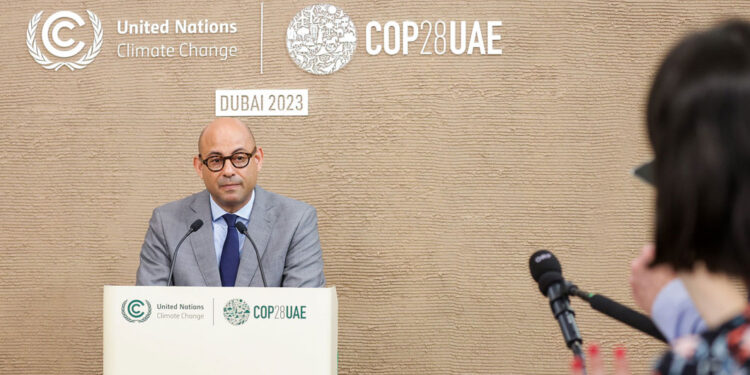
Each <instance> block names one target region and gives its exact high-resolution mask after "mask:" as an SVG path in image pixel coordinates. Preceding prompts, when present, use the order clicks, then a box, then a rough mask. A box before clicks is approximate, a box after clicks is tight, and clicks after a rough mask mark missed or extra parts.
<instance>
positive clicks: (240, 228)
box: [234, 221, 268, 287]
mask: <svg viewBox="0 0 750 375" xmlns="http://www.w3.org/2000/svg"><path fill="white" fill-rule="evenodd" d="M234 226H235V227H236V228H237V230H238V231H240V233H242V234H244V235H245V237H247V239H248V240H249V241H250V244H251V245H253V250H255V257H256V258H258V268H260V277H261V279H263V286H264V287H268V284H266V274H265V273H263V264H261V263H260V254H259V253H258V247H257V246H255V242H253V239H252V238H250V235H249V234H248V233H247V227H246V226H245V224H242V223H241V222H239V221H237V222H235V223H234Z"/></svg>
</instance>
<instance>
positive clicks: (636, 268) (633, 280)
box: [630, 244, 675, 315]
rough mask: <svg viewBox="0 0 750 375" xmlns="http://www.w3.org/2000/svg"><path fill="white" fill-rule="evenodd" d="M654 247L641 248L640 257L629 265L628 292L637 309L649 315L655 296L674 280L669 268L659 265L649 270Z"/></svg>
mask: <svg viewBox="0 0 750 375" xmlns="http://www.w3.org/2000/svg"><path fill="white" fill-rule="evenodd" d="M655 250H656V249H655V247H654V245H653V244H648V245H645V246H643V249H641V255H639V256H638V258H635V259H634V260H633V262H632V263H631V264H630V290H631V291H632V293H633V299H635V303H636V304H638V307H640V308H641V309H643V310H644V311H646V313H647V314H649V315H651V306H653V304H654V300H655V299H656V296H657V295H658V294H659V292H660V291H661V289H662V288H664V286H665V285H667V283H669V282H670V281H672V279H674V278H675V274H674V271H673V270H672V268H671V267H669V266H666V265H660V266H656V267H653V268H649V267H648V265H649V264H650V263H651V261H652V260H654V251H655Z"/></svg>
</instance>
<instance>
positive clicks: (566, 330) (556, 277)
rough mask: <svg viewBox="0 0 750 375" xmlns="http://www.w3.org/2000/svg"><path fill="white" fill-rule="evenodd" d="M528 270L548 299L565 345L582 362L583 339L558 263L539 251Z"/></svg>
mask: <svg viewBox="0 0 750 375" xmlns="http://www.w3.org/2000/svg"><path fill="white" fill-rule="evenodd" d="M529 269H530V270H531V276H532V277H533V278H534V281H536V282H537V283H539V291H540V292H542V294H543V295H544V296H546V297H547V298H549V305H550V307H551V308H552V314H553V315H554V316H555V319H556V320H557V323H558V324H559V325H560V330H562V334H563V338H564V339H565V345H567V346H568V348H570V350H572V351H573V354H574V355H575V356H576V357H580V358H581V360H582V361H583V349H582V344H583V339H582V338H581V332H580V331H579V330H578V325H576V319H575V311H573V309H572V308H571V307H570V299H568V288H567V286H566V285H565V279H563V277H562V267H561V266H560V262H559V261H558V260H557V258H555V256H554V255H552V253H551V252H549V251H547V250H539V251H537V252H535V253H534V254H532V255H531V258H529Z"/></svg>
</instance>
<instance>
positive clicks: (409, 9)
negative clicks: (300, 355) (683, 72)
mask: <svg viewBox="0 0 750 375" xmlns="http://www.w3.org/2000/svg"><path fill="white" fill-rule="evenodd" d="M310 4H313V3H308V2H300V1H290V2H281V1H273V2H266V3H265V4H264V13H265V14H264V20H265V24H264V35H265V36H264V46H263V47H264V50H263V54H264V72H263V74H262V75H261V74H260V72H259V52H260V45H259V22H260V15H259V13H260V12H259V11H260V3H257V2H248V1H225V2H197V1H184V2H177V1H174V2H146V1H134V2H127V3H126V2H105V1H56V2H52V1H28V2H16V1H3V2H2V12H0V30H2V32H0V45H2V46H3V52H2V61H0V77H1V78H0V79H1V80H2V90H3V91H2V96H0V116H2V127H1V129H0V136H1V137H2V138H0V139H1V141H0V142H2V143H1V146H2V147H0V171H1V172H0V173H2V182H1V183H0V201H1V202H2V204H1V205H0V215H2V216H1V217H2V222H1V223H2V224H1V225H2V227H0V247H1V248H2V254H0V297H2V300H1V302H0V328H1V329H2V331H1V332H2V333H0V337H2V339H0V373H3V374H96V373H100V372H101V360H102V357H101V356H102V354H101V336H102V327H101V322H102V319H101V311H102V306H101V300H102V285H105V284H107V285H130V284H133V283H134V280H135V270H136V268H137V266H138V254H139V251H140V245H141V241H142V239H143V235H144V233H145V231H146V228H147V223H148V219H149V216H150V215H151V210H152V209H153V208H154V207H156V206H158V205H161V204H163V203H166V202H169V201H172V200H175V199H178V198H181V197H183V196H186V195H188V194H190V193H192V192H195V191H198V190H200V189H202V183H201V181H200V180H199V179H198V178H197V177H196V176H195V173H194V171H193V170H192V166H191V158H192V156H193V154H194V153H195V152H196V138H197V136H198V133H199V131H200V129H201V127H202V126H203V125H205V124H206V123H208V122H209V121H211V119H212V118H213V117H214V116H213V111H214V107H213V105H214V90H215V89H217V88H224V89H254V88H307V89H309V92H310V115H309V116H308V117H297V118H291V117H287V118H278V117H275V118H243V120H245V121H246V122H247V123H248V124H249V125H250V126H251V127H252V128H253V129H254V130H255V133H256V136H257V139H258V143H259V144H260V145H261V146H263V148H264V150H265V156H266V159H265V164H264V168H263V171H262V174H261V177H260V184H261V185H262V186H264V187H265V188H267V189H269V190H272V191H275V192H278V193H282V194H285V195H288V196H291V197H294V198H297V199H300V200H303V201H306V202H308V203H310V204H312V205H314V206H315V207H317V209H318V215H319V226H320V236H321V242H322V245H323V256H324V260H325V272H326V276H327V279H328V283H329V285H335V286H336V287H337V288H338V292H339V305H340V311H339V321H340V326H339V352H340V357H339V358H340V362H339V367H340V369H339V371H340V373H342V374H427V373H430V374H464V373H466V374H475V373H476V374H478V373H487V374H556V373H564V372H566V371H567V368H568V364H569V361H570V355H569V353H568V352H567V350H565V349H564V348H563V343H562V338H561V335H560V333H559V329H558V328H557V326H556V323H555V322H554V320H553V319H552V317H551V314H550V311H549V307H548V306H547V304H546V302H545V301H544V299H543V298H542V296H541V295H540V294H539V292H538V291H537V289H536V286H535V285H534V283H533V282H532V281H531V278H530V277H529V272H528V264H527V262H528V256H529V255H530V254H531V253H532V252H533V251H534V250H536V249H539V248H548V249H551V250H553V251H554V252H555V253H556V254H557V255H558V257H559V258H560V259H561V261H562V262H563V265H564V271H565V275H566V276H567V277H569V278H570V279H573V280H575V281H577V282H578V283H579V285H581V286H582V287H584V288H587V289H590V290H592V291H598V292H602V293H606V294H607V295H609V296H610V297H613V298H615V299H618V300H621V301H623V302H625V303H628V304H632V303H633V302H632V299H631V296H630V292H629V288H628V284H627V277H628V271H629V262H630V260H631V259H632V258H633V257H634V256H635V255H636V254H637V253H638V251H639V249H640V247H641V245H642V244H644V243H645V242H647V241H648V240H649V238H650V236H651V226H652V225H651V223H652V216H651V206H652V199H653V191H652V189H650V188H649V187H648V186H646V185H645V184H643V183H641V182H639V181H637V180H635V179H634V178H632V177H631V176H629V174H628V171H629V170H630V168H631V167H633V166H634V165H637V164H638V163H640V162H642V161H645V160H647V159H649V158H650V150H649V147H648V142H647V139H646V136H645V132H644V125H643V118H644V111H643V108H644V102H645V100H646V94H647V90H648V87H649V82H650V80H651V78H652V76H653V74H654V71H655V68H656V66H657V65H658V63H659V61H660V58H661V57H662V56H663V54H664V53H665V52H666V51H667V50H668V48H669V47H670V46H671V45H672V44H673V43H674V42H675V41H676V40H678V39H679V37H680V36H682V35H684V34H685V33H686V32H688V31H691V30H696V29H699V28H703V27H706V26H709V25H712V24H714V23H715V22H717V21H718V20H721V19H724V18H726V17H727V16H737V15H739V16H743V15H744V16H745V17H748V16H750V9H748V7H747V6H746V5H747V4H746V3H745V2H743V1H735V2H716V1H700V2H699V1H696V2H689V3H685V2H683V1H664V2H603V1H595V0H592V1H570V2H560V1H523V2H515V1H513V2H511V1H456V2H440V1H423V2H409V3H402V2H397V1H377V2H355V1H338V2H336V3H335V4H336V5H339V6H341V7H342V8H343V9H344V10H345V11H346V12H347V13H348V14H349V15H351V17H352V19H353V21H354V23H355V25H356V28H357V32H358V33H359V36H360V39H359V44H358V46H357V50H356V53H355V56H354V59H353V60H352V61H351V63H349V65H347V66H346V67H345V68H344V69H342V70H341V71H339V72H337V73H335V74H333V75H330V76H325V77H319V76H314V75H311V74H308V73H306V72H304V71H302V70H300V69H298V68H297V67H296V66H295V65H294V64H293V62H292V61H291V60H290V58H289V56H288V54H287V52H286V48H285V41H284V38H285V35H286V27H287V25H288V23H289V21H290V20H291V19H292V17H293V16H294V15H295V13H297V12H298V11H299V10H301V9H302V8H303V7H304V6H307V5H310ZM62 9H69V10H74V11H76V12H79V13H81V14H85V13H83V10H84V9H90V10H92V11H94V12H95V13H96V14H97V15H98V16H99V17H100V18H101V20H102V22H103V25H104V33H105V35H104V47H103V50H102V52H101V54H100V55H99V56H98V57H97V58H96V60H95V61H94V62H93V63H92V64H91V65H89V66H88V67H87V68H85V69H84V70H82V71H77V72H70V71H67V70H66V69H61V70H60V71H58V72H54V71H47V70H45V69H43V68H42V67H41V66H39V65H38V64H37V63H36V62H34V61H33V60H32V58H31V57H30V55H29V52H28V50H27V48H26V44H25V39H24V38H25V33H26V28H27V27H28V23H29V20H30V18H31V16H32V15H33V14H34V13H36V12H38V11H40V10H45V12H46V14H51V12H53V11H56V10H62ZM175 18H180V19H182V18H187V19H192V20H198V19H202V18H208V19H210V20H212V21H226V20H231V21H232V22H237V24H238V29H239V30H238V33H237V34H235V35H233V36H231V37H226V36H221V37H211V36H197V37H194V38H193V37H191V38H190V40H193V41H196V40H197V41H204V42H212V41H214V39H216V40H215V41H216V42H222V41H226V40H232V41H233V43H236V44H238V45H239V47H240V56H239V57H236V58H232V59H230V60H228V61H226V62H221V61H217V60H215V59H195V60H180V59H177V60H169V61H163V60H132V59H120V58H117V57H116V46H115V43H116V42H117V41H118V40H127V39H135V40H139V41H141V42H143V41H144V40H148V41H149V42H151V43H156V42H161V41H163V42H170V43H171V42H175V41H176V40H177V39H179V37H176V36H174V35H168V36H150V37H149V38H151V39H144V38H143V37H139V38H128V37H124V36H121V35H117V34H116V32H115V28H116V26H115V25H116V20H118V19H128V20H138V19H147V20H163V19H175ZM405 19H411V20H416V21H421V20H425V19H426V20H433V21H434V20H437V19H443V20H469V21H473V20H475V19H478V20H481V21H486V20H502V22H503V26H502V27H501V28H500V30H501V35H502V41H501V42H500V43H499V45H500V46H501V47H502V48H503V55H502V56H419V55H412V54H410V55H409V56H401V55H399V56H388V55H385V54H380V55H378V56H370V55H368V54H366V53H365V49H364V26H365V25H366V23H367V22H369V21H370V20H378V21H380V22H381V23H384V22H385V21H388V20H396V21H402V20H405ZM88 30H89V31H87V33H89V32H90V29H88ZM75 35H79V34H75ZM80 35H84V34H80ZM85 35H88V34H85ZM420 40H421V39H420ZM574 307H575V308H576V311H577V316H578V323H579V325H580V328H581V331H582V333H583V336H584V338H585V340H586V341H587V342H599V343H601V344H603V346H604V349H605V350H606V351H609V350H610V349H612V348H613V347H615V346H617V345H620V344H624V345H626V346H627V347H628V348H629V349H630V355H631V357H632V364H633V367H634V368H635V370H636V372H637V373H645V372H647V368H648V366H649V365H650V363H651V360H652V358H653V357H654V356H655V355H657V353H659V352H660V351H661V350H663V349H664V346H662V345H661V344H659V343H658V342H656V341H655V340H652V339H650V338H648V337H646V336H644V335H641V334H637V333H635V332H634V331H632V330H630V329H628V328H626V327H624V326H622V325H621V324H619V323H617V322H614V321H612V320H610V319H608V318H605V317H602V316H601V315H599V314H598V313H596V312H592V311H591V310H590V308H588V307H587V306H585V305H584V304H583V303H581V302H580V301H574Z"/></svg>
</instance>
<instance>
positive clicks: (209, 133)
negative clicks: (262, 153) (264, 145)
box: [198, 117, 255, 154]
mask: <svg viewBox="0 0 750 375" xmlns="http://www.w3.org/2000/svg"><path fill="white" fill-rule="evenodd" d="M217 134H231V135H233V136H235V137H247V138H249V140H250V143H251V144H252V146H253V147H255V136H253V132H252V131H251V130H250V128H249V127H248V126H247V125H245V124H244V123H243V122H242V121H240V120H237V119H234V118H229V117H221V118H217V119H216V120H214V121H213V122H212V123H210V124H208V125H206V127H204V128H203V130H201V134H200V136H198V153H199V154H202V153H207V152H210V150H202V148H201V146H202V145H203V144H202V142H203V138H204V136H205V137H206V138H209V137H211V138H213V137H214V136H216V135H217Z"/></svg>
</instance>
